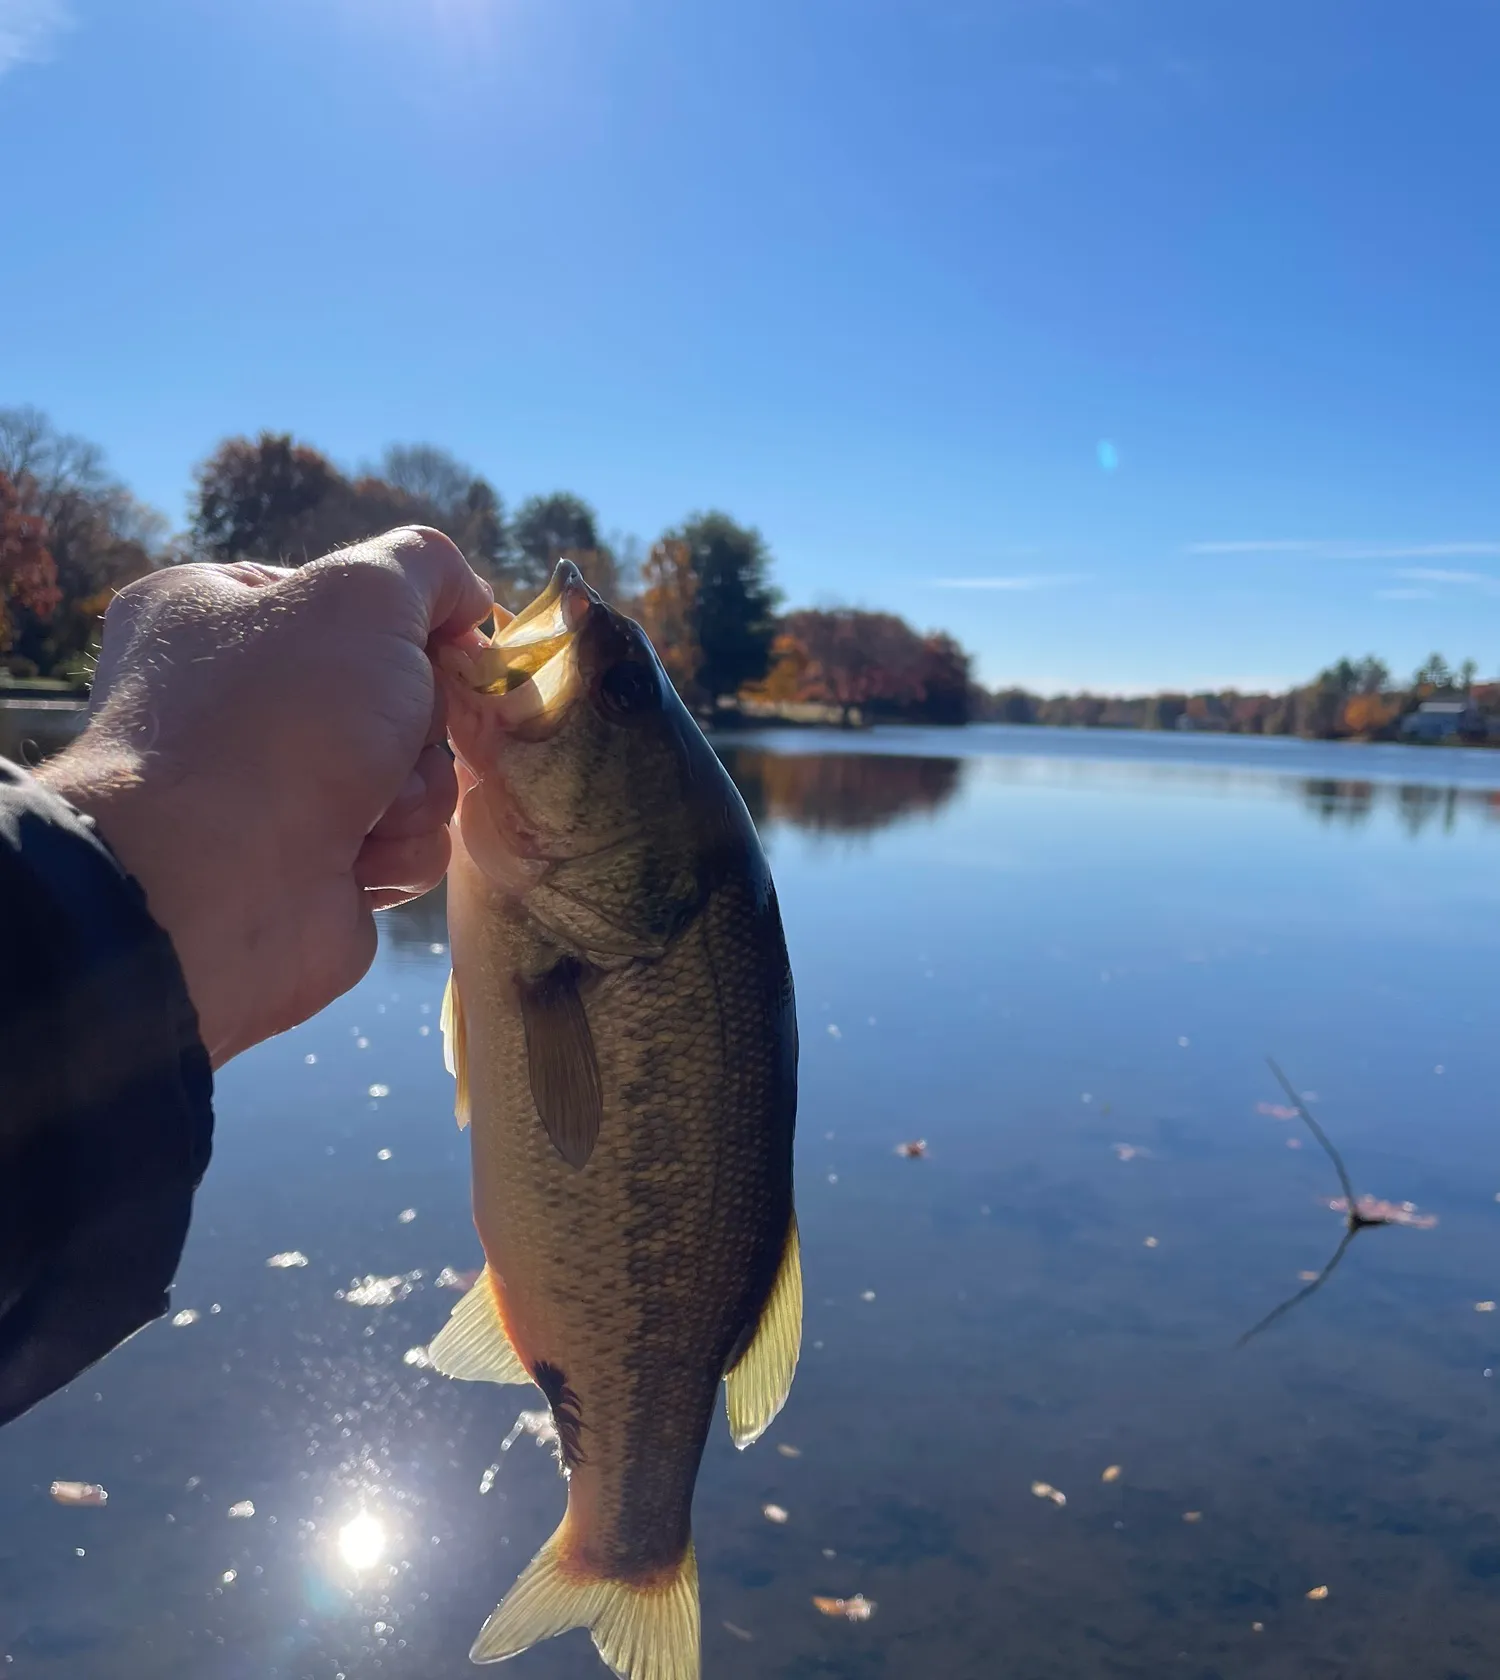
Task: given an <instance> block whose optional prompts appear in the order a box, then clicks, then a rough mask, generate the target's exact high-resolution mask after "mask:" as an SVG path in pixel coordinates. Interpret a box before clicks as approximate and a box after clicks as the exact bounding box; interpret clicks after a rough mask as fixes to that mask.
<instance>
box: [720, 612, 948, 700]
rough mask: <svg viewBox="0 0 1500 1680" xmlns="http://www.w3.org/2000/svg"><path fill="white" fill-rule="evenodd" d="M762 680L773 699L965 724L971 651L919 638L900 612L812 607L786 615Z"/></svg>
mask: <svg viewBox="0 0 1500 1680" xmlns="http://www.w3.org/2000/svg"><path fill="white" fill-rule="evenodd" d="M771 657H772V664H771V669H770V671H769V673H768V674H767V676H766V679H765V681H764V682H763V683H760V684H757V685H756V686H755V688H754V689H752V690H750V691H749V692H751V693H754V694H755V695H756V696H757V697H758V698H763V699H768V700H816V701H822V702H823V703H824V704H827V705H834V706H840V707H843V708H844V709H845V710H849V709H851V708H854V707H859V708H861V709H865V710H873V711H875V712H886V713H892V714H904V715H911V716H917V717H923V718H930V719H931V720H932V721H934V722H954V723H957V722H962V721H963V719H964V718H965V717H966V716H967V715H968V694H969V656H968V655H967V654H966V653H965V652H964V651H963V649H962V648H961V647H959V645H958V643H957V642H955V641H954V640H953V639H952V637H950V636H942V635H933V636H920V635H918V634H917V632H916V631H915V630H913V629H912V627H911V626H910V625H909V624H908V623H906V621H905V620H904V619H902V618H898V617H897V616H896V615H895V614H894V613H877V612H861V611H859V610H858V609H856V608H854V607H837V608H833V609H809V610H806V611H802V612H794V613H788V614H787V616H786V617H785V618H783V619H782V620H781V623H780V627H779V629H778V633H777V636H776V640H775V641H774V642H773V643H772V648H771Z"/></svg>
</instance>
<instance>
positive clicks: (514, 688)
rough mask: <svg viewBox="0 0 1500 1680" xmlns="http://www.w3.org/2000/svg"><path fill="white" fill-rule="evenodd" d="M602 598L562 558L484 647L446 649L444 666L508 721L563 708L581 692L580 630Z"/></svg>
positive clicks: (518, 721)
mask: <svg viewBox="0 0 1500 1680" xmlns="http://www.w3.org/2000/svg"><path fill="white" fill-rule="evenodd" d="M598 599H599V597H598V596H597V595H595V593H594V592H593V590H592V589H590V588H589V586H588V584H587V583H585V582H584V580H583V574H582V573H581V572H580V571H579V570H578V568H577V567H576V566H575V565H574V564H573V563H572V561H571V560H560V561H559V562H558V564H557V569H556V571H554V572H553V574H552V578H551V581H550V582H549V583H548V585H547V587H546V588H545V589H544V590H543V591H542V593H541V594H540V595H538V596H537V598H536V599H535V600H534V601H533V602H532V603H531V604H530V605H529V606H527V607H525V608H523V609H522V610H521V611H520V612H519V613H517V614H516V616H515V617H514V618H513V619H511V621H510V622H509V623H508V624H506V625H504V626H503V627H502V628H501V629H500V630H499V631H498V632H497V633H496V634H495V635H494V636H492V637H491V638H490V640H489V642H488V643H487V644H485V645H484V646H483V647H478V648H468V649H460V648H453V649H449V650H447V652H446V653H445V655H444V656H443V659H442V663H443V667H444V669H445V670H447V671H449V672H450V674H452V675H453V676H455V677H458V678H459V679H460V680H461V681H463V682H464V683H466V684H467V685H468V686H469V687H470V688H472V689H473V690H474V691H475V692H476V693H478V694H484V695H487V696H489V697H491V699H492V701H494V702H495V704H494V707H493V709H494V711H495V712H496V713H497V714H498V715H499V717H500V720H501V721H502V722H503V723H504V724H506V725H508V726H510V727H515V726H516V725H519V724H522V723H525V722H527V721H528V720H530V719H532V718H537V717H543V716H546V715H548V714H549V713H552V714H555V713H559V712H561V711H562V709H563V708H564V707H565V706H566V704H567V703H568V701H570V700H571V699H572V698H573V697H574V695H575V694H576V693H577V692H578V686H579V685H578V655H577V637H578V631H579V629H580V627H581V626H582V624H583V622H584V620H585V619H586V618H587V617H588V614H589V612H590V610H591V609H592V607H593V606H594V605H595V603H596V602H597V601H598Z"/></svg>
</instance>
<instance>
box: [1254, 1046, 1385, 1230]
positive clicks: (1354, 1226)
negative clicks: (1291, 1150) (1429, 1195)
mask: <svg viewBox="0 0 1500 1680" xmlns="http://www.w3.org/2000/svg"><path fill="white" fill-rule="evenodd" d="M1266 1066H1267V1067H1269V1068H1270V1070H1271V1072H1272V1073H1274V1074H1275V1075H1276V1079H1277V1083H1278V1084H1279V1085H1280V1086H1281V1088H1282V1090H1283V1091H1285V1092H1286V1094H1287V1096H1288V1098H1289V1099H1290V1100H1291V1104H1292V1107H1293V1108H1295V1109H1296V1111H1297V1113H1298V1115H1299V1116H1300V1117H1301V1120H1302V1123H1303V1124H1304V1125H1305V1126H1306V1127H1307V1129H1308V1131H1310V1132H1311V1133H1312V1135H1313V1136H1314V1137H1315V1138H1316V1139H1317V1140H1318V1142H1319V1143H1321V1144H1322V1145H1323V1150H1324V1153H1325V1154H1326V1155H1327V1156H1328V1159H1329V1160H1330V1161H1332V1162H1333V1170H1334V1171H1335V1172H1336V1173H1337V1174H1338V1175H1339V1183H1340V1184H1342V1185H1343V1187H1344V1205H1345V1208H1346V1210H1347V1212H1346V1218H1347V1221H1348V1225H1349V1229H1350V1230H1351V1231H1358V1230H1359V1229H1360V1228H1361V1227H1362V1226H1365V1225H1389V1224H1390V1220H1388V1219H1370V1218H1368V1217H1367V1216H1366V1215H1365V1214H1363V1213H1361V1212H1360V1211H1359V1198H1358V1197H1357V1196H1356V1195H1355V1194H1354V1186H1353V1185H1352V1184H1351V1183H1350V1182H1349V1174H1348V1173H1347V1172H1345V1171H1344V1159H1343V1157H1342V1156H1341V1155H1340V1154H1339V1152H1338V1150H1336V1149H1335V1148H1334V1147H1333V1144H1332V1142H1331V1141H1330V1139H1329V1136H1328V1134H1327V1132H1325V1131H1324V1130H1323V1128H1322V1127H1321V1126H1320V1125H1319V1124H1318V1122H1317V1121H1316V1120H1314V1119H1313V1117H1312V1115H1311V1114H1309V1113H1308V1111H1307V1104H1306V1103H1304V1102H1303V1100H1302V1098H1301V1097H1300V1096H1298V1095H1297V1093H1296V1091H1295V1090H1293V1088H1292V1082H1291V1080H1290V1079H1288V1078H1287V1076H1286V1075H1285V1074H1284V1073H1283V1072H1282V1071H1281V1069H1280V1068H1279V1067H1277V1065H1276V1064H1275V1062H1273V1061H1272V1060H1271V1058H1270V1057H1269V1056H1267V1057H1266Z"/></svg>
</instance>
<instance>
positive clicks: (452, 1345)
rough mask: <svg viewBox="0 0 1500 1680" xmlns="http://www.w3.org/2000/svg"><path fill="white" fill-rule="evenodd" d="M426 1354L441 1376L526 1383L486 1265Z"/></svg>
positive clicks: (527, 1375)
mask: <svg viewBox="0 0 1500 1680" xmlns="http://www.w3.org/2000/svg"><path fill="white" fill-rule="evenodd" d="M427 1356H428V1358H429V1359H431V1361H432V1363H433V1364H434V1365H435V1366H436V1367H437V1368H438V1370H440V1371H441V1372H442V1373H443V1375H444V1376H445V1377H461V1378H462V1379H463V1380H464V1381H465V1382H495V1383H529V1382H532V1381H533V1380H534V1379H533V1377H532V1375H531V1372H530V1371H528V1370H527V1369H526V1366H525V1364H524V1363H523V1361H522V1359H521V1356H520V1354H518V1353H517V1352H516V1350H515V1348H514V1347H512V1346H511V1340H510V1336H509V1334H508V1332H507V1331H506V1328H505V1321H504V1320H503V1319H502V1318H501V1316H500V1293H499V1290H498V1289H497V1288H496V1286H495V1278H494V1274H493V1273H492V1272H491V1271H490V1269H489V1267H488V1266H486V1267H485V1269H484V1270H483V1271H482V1272H481V1273H480V1274H479V1281H478V1282H477V1283H476V1284H475V1285H474V1287H473V1288H472V1289H471V1290H470V1291H469V1293H468V1294H467V1295H465V1296H464V1298H463V1300H461V1301H460V1302H459V1303H458V1305H457V1306H456V1307H455V1308H454V1309H453V1312H452V1314H451V1315H450V1317H449V1319H448V1322H447V1323H446V1324H445V1325H444V1326H443V1328H442V1329H441V1330H440V1331H439V1332H438V1336H437V1339H436V1340H435V1341H434V1342H433V1344H432V1346H431V1347H429V1348H428V1350H427Z"/></svg>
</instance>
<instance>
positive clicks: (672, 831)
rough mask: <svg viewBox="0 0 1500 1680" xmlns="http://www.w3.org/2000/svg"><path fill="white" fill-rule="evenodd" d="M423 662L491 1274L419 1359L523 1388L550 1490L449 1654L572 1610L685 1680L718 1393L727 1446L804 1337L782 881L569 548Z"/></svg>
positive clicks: (555, 1629) (719, 773) (628, 1665)
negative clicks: (510, 614)
mask: <svg viewBox="0 0 1500 1680" xmlns="http://www.w3.org/2000/svg"><path fill="white" fill-rule="evenodd" d="M443 668H444V676H445V687H446V690H447V701H448V711H449V732H450V735H451V738H452V741H453V745H454V750H455V753H456V756H457V758H458V761H459V772H460V787H461V790H462V791H461V798H460V804H459V810H458V814H457V816H456V818H455V821H454V846H453V863H452V867H451V869H450V872H449V877H448V916H449V925H450V940H451V946H452V954H453V973H452V976H451V978H450V981H449V990H448V997H447V1000H446V1001H445V1005H444V1011H443V1016H444V1021H443V1024H444V1034H445V1044H446V1049H447V1056H448V1062H449V1067H450V1069H451V1070H452V1071H453V1073H454V1074H455V1076H456V1079H457V1087H458V1089H457V1103H456V1106H457V1113H458V1121H459V1124H460V1125H461V1126H462V1125H468V1127H469V1129H470V1138H471V1143H472V1154H473V1175H474V1181H473V1193H474V1223H475V1226H476V1228H477V1229H478V1232H479V1236H480V1240H481V1242H482V1244H483V1247H484V1253H485V1258H486V1261H487V1262H488V1263H487V1265H486V1268H485V1270H484V1272H483V1273H482V1274H481V1276H480V1278H479V1280H478V1282H477V1283H476V1284H475V1286H474V1288H473V1289H472V1290H471V1291H470V1293H469V1294H468V1295H466V1296H465V1297H464V1299H463V1300H462V1301H461V1302H460V1303H459V1305H458V1306H457V1307H456V1308H455V1309H454V1312H453V1316H452V1318H451V1319H450V1320H449V1322H448V1324H447V1325H446V1326H445V1327H444V1329H443V1331H442V1332H441V1334H440V1335H439V1336H438V1337H437V1339H436V1341H434V1343H433V1344H432V1348H431V1356H432V1359H433V1361H434V1363H435V1364H436V1366H437V1368H438V1369H439V1370H440V1371H444V1372H446V1373H447V1374H448V1375H449V1376H453V1377H463V1378H469V1379H475V1380H486V1381H490V1382H500V1383H530V1382H534V1383H536V1385H537V1386H538V1387H539V1388H540V1389H541V1390H542V1392H543V1394H544V1395H545V1396H546V1398H547V1403H548V1405H549V1406H550V1407H551V1411H552V1418H553V1422H554V1424H555V1426H556V1429H557V1434H558V1440H559V1452H560V1457H561V1461H562V1465H563V1471H564V1474H565V1475H566V1477H567V1484H568V1498H567V1511H566V1514H565V1515H564V1517H563V1520H562V1523H561V1525H560V1527H559V1528H558V1529H557V1531H556V1532H555V1533H554V1534H553V1536H552V1538H551V1539H550V1540H548V1542H547V1543H546V1545H545V1546H543V1548H542V1550H541V1551H540V1552H539V1553H538V1554H537V1556H536V1557H535V1558H534V1559H533V1560H532V1562H531V1563H530V1565H529V1566H528V1567H527V1569H526V1570H525V1572H524V1573H523V1574H522V1576H521V1577H520V1579H519V1580H518V1581H517V1582H516V1584H515V1586H514V1587H513V1588H512V1590H511V1592H510V1593H509V1595H508V1596H507V1597H506V1598H505V1599H504V1601H503V1602H502V1603H501V1604H500V1605H499V1607H498V1608H497V1609H496V1610H495V1612H494V1613H493V1614H492V1615H491V1616H490V1618H489V1620H488V1621H487V1622H486V1623H485V1624H484V1627H483V1628H482V1629H481V1630H480V1633H479V1637H478V1638H477V1640H476V1641H475V1643H474V1647H473V1650H472V1651H471V1652H470V1656H471V1657H472V1658H473V1660H474V1661H475V1662H499V1661H501V1660H503V1659H504V1658H506V1657H511V1656H514V1655H516V1654H517V1653H518V1652H520V1651H523V1650H525V1649H526V1648H527V1647H528V1646H531V1645H533V1644H536V1643H537V1642H538V1641H539V1640H542V1639H546V1638H549V1637H550V1636H552V1635H553V1634H557V1633H561V1632H563V1631H565V1630H566V1629H568V1628H573V1627H586V1628H588V1630H589V1632H590V1633H591V1635H592V1636H593V1640H594V1644H595V1645H596V1646H597V1647H598V1650H599V1652H600V1655H601V1656H602V1657H603V1658H604V1660H605V1662H606V1663H608V1664H609V1666H610V1667H611V1668H612V1669H613V1670H614V1671H615V1672H616V1674H619V1675H624V1676H628V1677H629V1680H696V1677H697V1676H698V1674H699V1672H700V1666H699V1613H698V1577H697V1566H696V1563H695V1561H694V1555H693V1543H692V1536H691V1527H690V1514H691V1507H692V1500H693V1487H694V1483H695V1481H696V1479H697V1474H698V1465H699V1461H700V1459H701V1457H702V1454H703V1448H704V1444H705V1442H706V1440H707V1437H708V1431H709V1428H710V1425H711V1422H712V1418H713V1412H714V1406H715V1400H716V1396H717V1394H718V1391H719V1387H720V1384H721V1383H722V1384H723V1385H724V1388H725V1396H726V1406H727V1410H728V1414H729V1427H730V1430H731V1433H732V1435H733V1438H734V1441H735V1443H736V1445H738V1446H740V1447H745V1446H747V1445H749V1443H750V1442H752V1441H754V1440H755V1439H756V1438H757V1437H758V1436H759V1435H760V1434H761V1433H762V1432H763V1431H764V1430H765V1428H766V1427H767V1425H768V1424H769V1423H770V1422H771V1420H772V1419H773V1418H774V1417H775V1415H776V1414H777V1412H778V1411H779V1410H780V1409H781V1406H782V1404H783V1403H784V1401H785V1399H786V1395H787V1391H788V1389H789V1388H790V1386H791V1382H792V1375H793V1372H794V1370H795V1368H796V1363H797V1356H798V1352H799V1349H800V1344H801V1334H802V1276H801V1266H800V1262H799V1257H798V1245H797V1226H796V1219H795V1215H794V1212H793V1206H792V1133H793V1126H794V1123H795V1116H796V1084H797V1026H796V1014H795V1009H794V1004H793V995H792V978H791V973H790V970H789V968H788V964H787V954H786V945H785V941H784V939H783V936H782V928H781V917H780V912H779V910H778V908H777V903H776V894H775V890H774V888H773V886H772V883H771V876H770V871H769V869H768V868H767V865H766V860H765V856H764V854H763V853H762V851H761V848H760V843H759V841H758V839H757V837H756V833H755V828H754V825H753V824H752V823H751V820H750V816H749V813H748V812H747V811H746V809H745V807H744V804H743V803H742V801H741V799H740V797H739V794H738V793H737V791H736V790H735V787H734V784H733V783H732V782H731V781H730V779H729V776H728V774H727V772H726V771H725V770H724V768H723V766H722V765H721V764H720V762H719V760H718V757H717V756H716V754H715V753H714V751H713V749H712V748H711V747H710V746H709V744H708V742H707V741H706V740H705V739H704V737H703V734H702V732H701V731H700V730H699V728H698V726H697V724H696V723H695V722H694V721H693V718H692V716H691V714H690V713H689V712H688V711H687V709H686V707H684V706H683V704H682V702H681V700H680V699H679V698H678V696H677V694H676V693H675V692H674V690H673V688H672V685H671V683H670V682H669V681H668V679H667V676H666V673H665V672H664V671H663V669H662V667H661V664H660V662H659V660H658V659H657V657H656V655H655V653H654V651H653V650H652V647H651V644H650V642H649V641H648V640H647V638H646V635H645V633H644V632H643V631H642V630H641V629H640V628H639V626H637V625H635V624H633V623H632V622H631V621H630V620H628V619H626V618H624V617H622V616H621V615H620V614H619V613H617V612H615V611H614V610H612V609H611V608H610V607H609V606H607V605H606V604H605V603H604V602H603V601H601V600H600V599H599V597H598V596H597V595H596V594H594V592H593V591H592V590H591V589H590V588H589V587H588V586H587V584H585V583H584V581H583V579H582V577H581V576H580V574H579V573H578V571H577V570H576V568H575V567H573V566H572V565H571V564H569V563H568V562H566V561H565V562H563V563H561V564H560V565H559V566H558V568H557V571H556V573H555V575H554V576H553V578H552V581H551V583H550V584H549V586H548V588H547V589H546V591H545V592H544V593H543V594H542V595H541V596H540V597H539V598H538V599H537V600H536V601H534V602H533V603H532V604H531V606H530V607H528V608H527V609H526V610H525V611H524V612H522V613H521V614H520V615H519V616H518V617H516V618H515V619H513V620H511V621H510V622H509V623H508V624H506V625H505V626H504V627H503V628H502V629H501V630H500V631H499V632H498V634H497V635H496V636H495V638H494V640H493V642H492V643H491V645H489V646H487V647H484V648H478V649H472V650H457V649H451V650H448V651H447V652H446V653H445V654H444V655H443Z"/></svg>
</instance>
